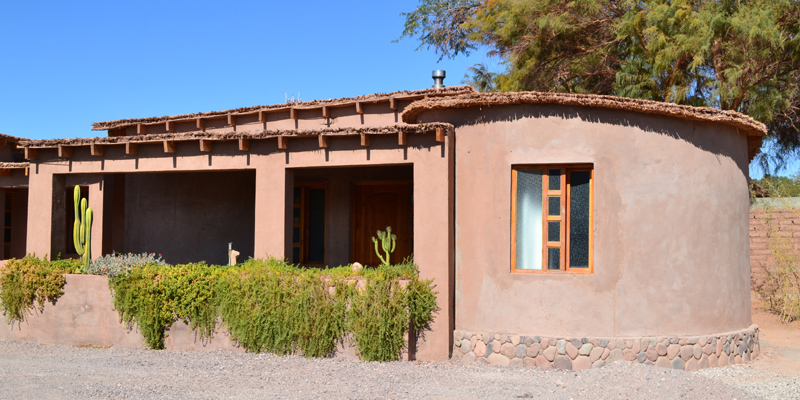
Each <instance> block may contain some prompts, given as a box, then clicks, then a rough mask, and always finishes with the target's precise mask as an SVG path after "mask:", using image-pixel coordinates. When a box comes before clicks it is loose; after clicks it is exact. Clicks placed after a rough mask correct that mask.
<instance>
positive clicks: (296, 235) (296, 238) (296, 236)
mask: <svg viewBox="0 0 800 400" xmlns="http://www.w3.org/2000/svg"><path fill="white" fill-rule="evenodd" d="M292 243H300V227H299V226H296V227H294V228H293V229H292Z"/></svg>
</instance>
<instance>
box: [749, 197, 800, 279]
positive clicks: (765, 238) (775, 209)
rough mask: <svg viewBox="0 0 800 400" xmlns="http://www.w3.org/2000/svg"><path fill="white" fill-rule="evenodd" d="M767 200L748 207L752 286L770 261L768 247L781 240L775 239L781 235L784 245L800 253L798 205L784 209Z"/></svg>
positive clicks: (770, 253) (771, 263)
mask: <svg viewBox="0 0 800 400" xmlns="http://www.w3.org/2000/svg"><path fill="white" fill-rule="evenodd" d="M771 200H773V202H772V204H770V205H768V206H767V207H763V205H761V207H756V206H757V205H754V207H752V208H751V209H750V268H751V271H752V274H751V279H752V282H753V287H754V288H755V287H758V286H759V285H760V284H761V283H762V282H763V276H764V270H765V268H770V267H771V266H772V265H773V264H774V257H773V248H772V247H774V246H776V243H777V244H780V243H781V242H780V240H781V239H776V238H783V239H784V240H785V242H783V243H785V246H791V248H792V249H793V250H794V252H795V254H797V255H798V256H800V208H793V209H790V208H786V207H785V206H784V205H782V204H776V203H775V201H774V200H775V199H771ZM790 204H791V203H790ZM791 205H794V204H791Z"/></svg>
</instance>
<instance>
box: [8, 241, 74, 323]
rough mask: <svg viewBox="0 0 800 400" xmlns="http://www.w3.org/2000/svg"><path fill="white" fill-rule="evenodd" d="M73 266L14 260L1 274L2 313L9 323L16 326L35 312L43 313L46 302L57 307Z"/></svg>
mask: <svg viewBox="0 0 800 400" xmlns="http://www.w3.org/2000/svg"><path fill="white" fill-rule="evenodd" d="M73 268H74V262H71V261H68V260H62V261H61V262H50V261H47V260H46V259H39V258H37V257H36V256H35V255H27V256H25V257H24V258H21V259H11V260H9V261H8V262H7V263H6V266H5V268H4V269H3V270H2V271H0V309H2V310H3V315H5V316H6V322H7V323H9V324H11V325H13V324H14V323H15V322H16V323H21V322H22V321H25V318H26V317H27V316H28V315H30V314H31V313H33V312H34V311H35V310H39V312H42V311H44V305H45V303H47V302H50V303H53V304H55V302H56V300H58V298H59V297H61V295H63V294H64V290H63V287H64V284H65V283H66V279H65V278H64V275H63V274H64V273H68V272H70V271H69V270H71V269H73Z"/></svg>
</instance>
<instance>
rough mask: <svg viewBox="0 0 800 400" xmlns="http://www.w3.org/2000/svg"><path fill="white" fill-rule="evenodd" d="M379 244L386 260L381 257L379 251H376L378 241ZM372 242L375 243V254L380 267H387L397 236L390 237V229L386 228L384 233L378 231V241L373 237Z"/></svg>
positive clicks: (389, 227)
mask: <svg viewBox="0 0 800 400" xmlns="http://www.w3.org/2000/svg"><path fill="white" fill-rule="evenodd" d="M379 240H380V242H381V248H382V249H383V251H384V252H386V258H384V257H383V256H382V255H381V252H380V250H378V241H379ZM372 242H373V243H375V254H377V255H378V258H380V259H381V265H389V258H390V257H391V256H392V253H394V247H395V244H396V243H397V236H396V235H392V227H391V226H387V227H386V232H381V231H378V239H376V238H375V236H373V237H372Z"/></svg>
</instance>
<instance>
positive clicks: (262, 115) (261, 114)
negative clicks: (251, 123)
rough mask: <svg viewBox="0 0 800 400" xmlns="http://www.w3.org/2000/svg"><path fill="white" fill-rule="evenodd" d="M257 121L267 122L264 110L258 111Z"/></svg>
mask: <svg viewBox="0 0 800 400" xmlns="http://www.w3.org/2000/svg"><path fill="white" fill-rule="evenodd" d="M258 122H261V123H262V124H263V123H266V122H267V112H266V111H263V110H262V111H259V112H258Z"/></svg>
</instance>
